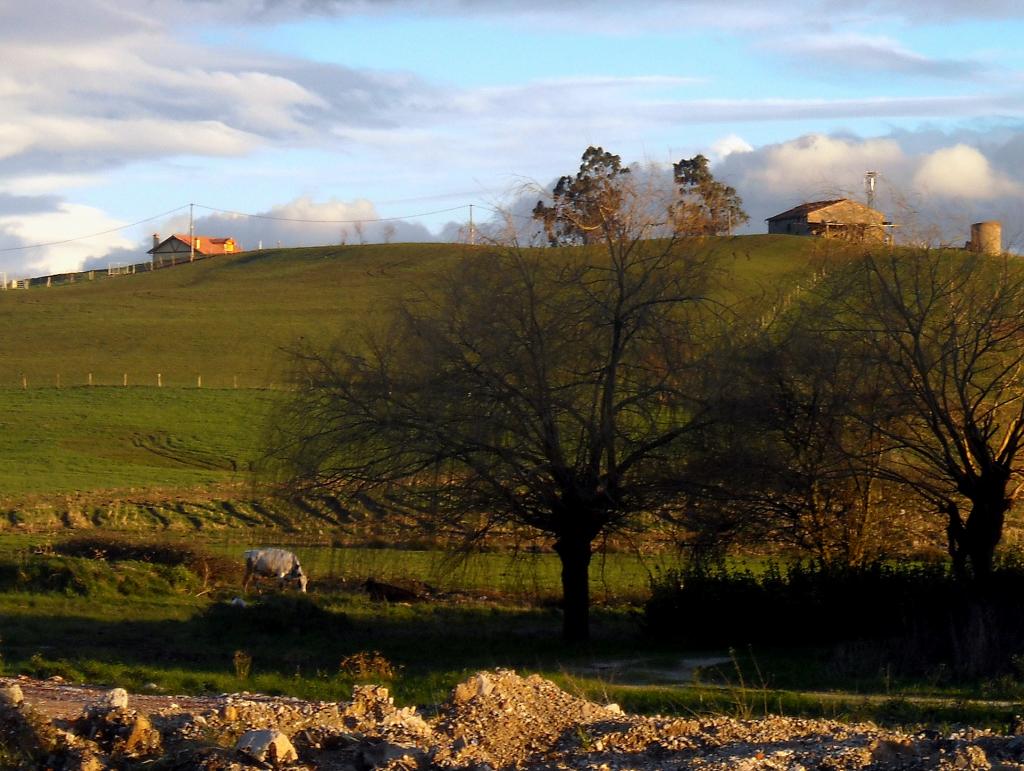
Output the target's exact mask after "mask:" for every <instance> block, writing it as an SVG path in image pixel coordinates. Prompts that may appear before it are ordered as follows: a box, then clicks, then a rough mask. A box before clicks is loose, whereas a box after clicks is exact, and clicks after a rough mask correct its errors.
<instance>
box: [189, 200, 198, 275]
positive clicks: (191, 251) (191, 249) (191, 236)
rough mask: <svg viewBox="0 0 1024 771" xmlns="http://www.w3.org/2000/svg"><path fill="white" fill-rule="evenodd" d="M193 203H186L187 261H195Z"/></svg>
mask: <svg viewBox="0 0 1024 771" xmlns="http://www.w3.org/2000/svg"><path fill="white" fill-rule="evenodd" d="M194 206H195V204H194V203H190V204H189V205H188V261H189V262H195V261H196V226H195V220H193V219H192V207H194Z"/></svg>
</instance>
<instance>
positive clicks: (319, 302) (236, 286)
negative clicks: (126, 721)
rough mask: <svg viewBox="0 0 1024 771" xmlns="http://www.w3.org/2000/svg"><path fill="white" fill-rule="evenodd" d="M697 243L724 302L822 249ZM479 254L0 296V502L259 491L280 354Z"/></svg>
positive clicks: (266, 262)
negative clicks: (248, 487) (256, 467)
mask: <svg viewBox="0 0 1024 771" xmlns="http://www.w3.org/2000/svg"><path fill="white" fill-rule="evenodd" d="M694 248H695V249H699V250H703V251H710V252H713V253H714V254H715V255H716V257H717V258H718V262H719V265H720V268H721V287H722V288H721V289H720V292H721V293H722V296H723V297H725V298H729V299H730V300H732V301H738V299H739V298H751V297H761V296H765V297H774V296H777V295H778V293H779V292H780V291H781V290H780V287H786V286H790V285H793V284H794V283H796V282H798V281H799V280H802V279H804V278H806V276H808V275H809V274H810V273H811V271H812V270H813V269H814V266H815V264H816V259H817V256H818V255H817V250H818V249H819V248H820V245H819V243H818V242H816V241H815V240H814V239H802V238H796V237H786V236H746V237H735V238H719V239H708V240H707V241H706V242H703V243H702V244H700V245H698V246H695V247H694ZM467 250H470V251H469V253H471V254H473V253H475V254H478V255H479V257H480V259H486V258H487V250H486V249H485V248H483V247H476V248H475V249H472V248H471V247H466V246H459V245H450V244H398V245H375V246H345V247H340V246H335V247H312V248H305V249H282V250H267V251H263V252H249V253H242V254H237V255H233V256H227V257H223V258H221V257H218V258H216V259H211V260H204V261H202V262H196V263H194V264H185V265H180V266H177V267H174V268H170V269H166V270H160V271H156V272H142V273H137V274H135V275H127V276H118V277H106V276H104V277H102V278H97V279H96V280H95V281H88V280H79V281H77V282H75V283H73V284H65V285H60V286H56V285H55V286H53V287H51V288H46V287H44V286H40V287H33V288H31V289H28V290H8V291H4V292H0V324H3V326H4V328H5V329H8V330H16V333H14V334H9V335H7V336H5V340H4V349H3V352H2V354H0V501H6V502H7V503H8V505H10V504H11V502H12V501H15V502H16V501H17V500H19V499H24V498H25V497H39V496H42V497H45V496H47V495H51V496H66V495H68V494H89V493H94V492H106V491H118V492H123V491H126V490H133V491H135V492H138V491H139V490H141V489H148V490H159V491H175V490H177V491H195V490H197V489H199V490H202V489H209V488H211V487H215V486H218V485H220V486H223V485H230V484H235V485H237V484H240V483H244V482H246V481H248V480H247V470H248V469H249V468H250V466H251V464H252V462H253V460H254V459H255V458H256V457H257V456H258V453H259V448H260V444H261V439H262V431H263V430H264V416H265V414H266V412H267V408H268V407H269V405H270V404H271V402H272V399H273V398H274V394H275V393H277V392H275V391H274V390H273V389H271V388H267V387H270V386H273V385H274V384H278V385H279V384H280V383H281V382H282V378H283V376H284V372H285V370H286V368H287V356H286V355H285V354H284V353H283V351H284V350H285V349H287V348H288V347H289V346H291V345H293V344H294V343H295V342H296V341H298V340H300V339H301V340H305V341H314V342H321V343H323V342H327V341H331V340H335V339H346V340H349V341H353V339H354V337H355V336H356V335H358V334H359V330H360V329H361V328H362V326H363V325H364V324H366V323H370V324H372V323H373V322H374V320H375V319H378V320H379V319H383V318H384V314H385V312H386V309H387V307H388V305H389V303H390V302H391V301H392V300H394V299H395V298H398V297H400V296H404V295H408V294H409V293H410V292H415V291H417V290H419V289H422V288H424V287H426V286H427V285H428V284H429V282H430V280H431V279H432V278H433V277H434V276H436V275H437V273H438V272H439V271H441V270H444V269H445V266H447V265H450V264H451V263H452V261H453V260H454V259H456V258H457V257H458V256H460V255H463V254H466V253H467ZM552 255H553V258H555V256H556V255H557V253H555V252H553V253H552ZM126 376H127V382H128V387H124V382H125V377H126ZM90 377H91V379H92V384H93V387H92V388H89V387H87V385H86V384H87V383H88V382H89V378H90ZM200 377H201V379H202V388H199V387H197V386H198V385H199V378H200ZM158 378H159V381H158ZM58 382H59V384H60V386H61V387H59V388H58V387H57V386H58ZM158 382H159V383H161V384H162V386H163V387H162V388H158V387H157V384H158ZM23 386H27V387H23ZM236 386H237V387H236Z"/></svg>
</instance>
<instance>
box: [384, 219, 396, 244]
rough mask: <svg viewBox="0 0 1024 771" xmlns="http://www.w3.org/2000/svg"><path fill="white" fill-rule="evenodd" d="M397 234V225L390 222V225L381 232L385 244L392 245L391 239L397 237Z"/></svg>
mask: <svg viewBox="0 0 1024 771" xmlns="http://www.w3.org/2000/svg"><path fill="white" fill-rule="evenodd" d="M397 232H398V229H397V228H396V227H395V223H394V222H389V223H388V224H386V225H385V226H384V227H383V229H382V230H381V236H382V237H383V239H384V243H385V244H390V243H391V239H392V238H394V237H395V233H397Z"/></svg>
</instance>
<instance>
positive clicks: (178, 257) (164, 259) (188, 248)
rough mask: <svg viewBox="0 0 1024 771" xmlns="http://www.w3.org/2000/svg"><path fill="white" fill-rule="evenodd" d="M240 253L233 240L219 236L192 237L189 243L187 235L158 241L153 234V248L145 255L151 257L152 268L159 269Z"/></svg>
mask: <svg viewBox="0 0 1024 771" xmlns="http://www.w3.org/2000/svg"><path fill="white" fill-rule="evenodd" d="M238 251H241V249H240V248H239V246H238V244H237V243H235V239H233V238H231V237H227V238H222V237H219V236H198V235H197V236H192V243H190V242H189V236H188V233H175V234H174V235H171V236H168V237H167V238H165V239H163V240H162V241H161V240H160V235H159V234H158V233H154V234H153V248H152V249H150V250H149V251H148V252H146V254H150V255H152V257H153V267H154V268H161V267H165V266H168V265H175V264H177V263H181V262H188V261H189V260H191V259H196V260H200V259H205V258H207V257H215V256H217V255H218V254H233V253H234V252H238Z"/></svg>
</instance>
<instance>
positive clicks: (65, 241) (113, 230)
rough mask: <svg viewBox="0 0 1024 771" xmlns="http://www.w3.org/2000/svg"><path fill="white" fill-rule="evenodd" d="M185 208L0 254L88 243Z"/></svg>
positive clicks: (183, 206)
mask: <svg viewBox="0 0 1024 771" xmlns="http://www.w3.org/2000/svg"><path fill="white" fill-rule="evenodd" d="M186 206H188V204H184V205H182V206H178V207H176V208H174V209H171V210H170V211H165V212H163V213H162V214H154V215H153V216H152V217H146V218H145V219H142V220H138V221H137V222H132V223H130V224H128V225H121V226H119V227H116V228H110V229H109V230H101V231H100V232H98V233H90V234H89V235H87V236H76V237H75V238H65V239H63V240H62V241H46V242H43V243H38V244H25V245H24V246H8V247H5V248H3V249H0V252H20V251H23V250H25V249H38V248H39V247H42V246H60V245H61V244H70V243H74V242H75V241H88V240H89V239H90V238H98V237H99V236H106V235H109V234H110V233H116V232H118V231H119V230H127V229H128V228H133V227H135V226H136V225H143V224H145V223H147V222H152V221H153V220H158V219H160V218H161V217H166V216H167V215H169V214H174V213H175V212H178V211H181V210H182V209H184V208H185V207H186Z"/></svg>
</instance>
